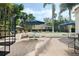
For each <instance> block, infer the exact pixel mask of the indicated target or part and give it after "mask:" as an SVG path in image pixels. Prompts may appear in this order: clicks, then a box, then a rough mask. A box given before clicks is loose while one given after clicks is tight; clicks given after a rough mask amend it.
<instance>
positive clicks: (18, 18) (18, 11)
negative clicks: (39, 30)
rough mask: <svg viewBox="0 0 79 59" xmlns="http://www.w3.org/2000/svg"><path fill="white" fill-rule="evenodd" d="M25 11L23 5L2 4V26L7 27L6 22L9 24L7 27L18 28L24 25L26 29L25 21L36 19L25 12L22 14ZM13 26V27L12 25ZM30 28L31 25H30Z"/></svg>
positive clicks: (0, 18) (0, 12) (0, 11)
mask: <svg viewBox="0 0 79 59" xmlns="http://www.w3.org/2000/svg"><path fill="white" fill-rule="evenodd" d="M23 9H24V5H23V4H14V3H0V20H3V22H1V21H0V25H2V24H3V25H5V21H6V23H7V24H9V25H6V26H7V27H9V26H10V28H11V29H12V28H16V26H17V25H20V24H21V23H22V25H23V27H24V29H25V28H26V23H25V21H27V20H34V19H35V17H34V16H33V14H27V13H25V12H22V10H23ZM11 24H12V25H11ZM28 27H29V25H28Z"/></svg>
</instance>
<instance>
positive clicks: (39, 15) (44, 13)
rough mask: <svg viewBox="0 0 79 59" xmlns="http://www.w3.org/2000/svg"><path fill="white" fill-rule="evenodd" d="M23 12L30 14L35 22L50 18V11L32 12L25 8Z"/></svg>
mask: <svg viewBox="0 0 79 59" xmlns="http://www.w3.org/2000/svg"><path fill="white" fill-rule="evenodd" d="M23 12H26V13H27V14H30V13H32V14H33V15H34V16H35V17H36V20H43V18H46V17H49V18H51V17H52V13H51V9H42V10H32V9H30V8H25V9H24V10H23Z"/></svg>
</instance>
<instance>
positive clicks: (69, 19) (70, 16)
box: [69, 9, 71, 20]
mask: <svg viewBox="0 0 79 59" xmlns="http://www.w3.org/2000/svg"><path fill="white" fill-rule="evenodd" d="M69 20H71V9H69Z"/></svg>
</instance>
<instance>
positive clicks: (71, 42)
mask: <svg viewBox="0 0 79 59" xmlns="http://www.w3.org/2000/svg"><path fill="white" fill-rule="evenodd" d="M59 41H60V42H62V43H64V44H66V45H68V48H74V39H69V38H60V39H59Z"/></svg>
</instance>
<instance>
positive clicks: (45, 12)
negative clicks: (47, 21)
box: [23, 3, 74, 21]
mask: <svg viewBox="0 0 79 59" xmlns="http://www.w3.org/2000/svg"><path fill="white" fill-rule="evenodd" d="M23 5H24V10H23V12H26V13H27V14H30V13H32V14H33V15H34V16H35V20H39V21H43V19H44V18H51V17H52V8H51V4H50V5H47V6H46V7H45V8H43V3H24V4H23ZM59 5H60V3H56V4H55V6H56V11H55V12H56V14H57V15H58V14H59V11H60V8H59ZM62 15H63V17H65V18H68V17H69V16H68V11H65V12H63V13H62ZM57 17H58V16H57ZM72 18H73V19H74V17H73V16H72Z"/></svg>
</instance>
